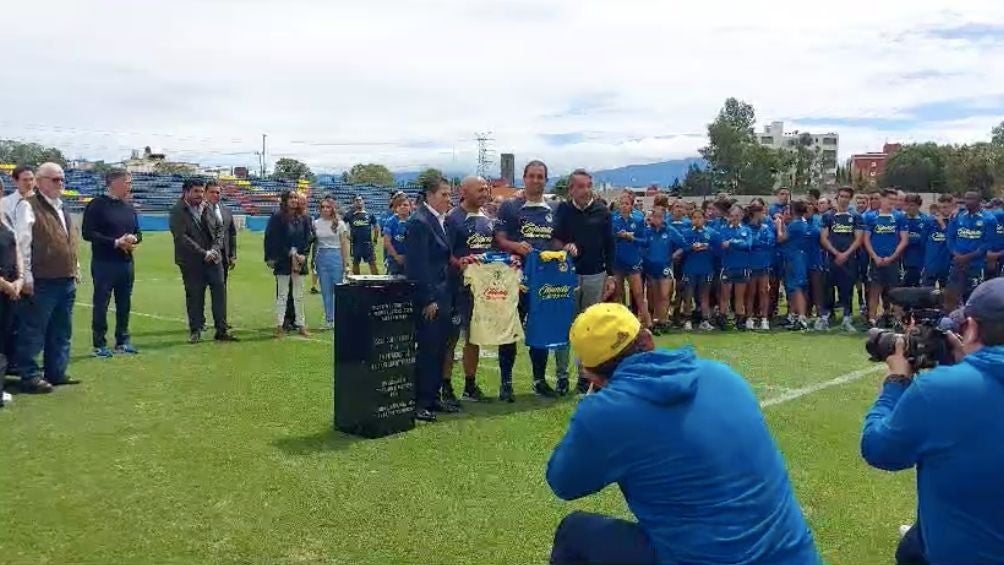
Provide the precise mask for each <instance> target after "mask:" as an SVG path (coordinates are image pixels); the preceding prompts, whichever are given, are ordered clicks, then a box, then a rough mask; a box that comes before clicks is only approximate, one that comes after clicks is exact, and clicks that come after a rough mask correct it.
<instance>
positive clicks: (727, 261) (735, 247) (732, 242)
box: [718, 224, 753, 269]
mask: <svg viewBox="0 0 1004 565" xmlns="http://www.w3.org/2000/svg"><path fill="white" fill-rule="evenodd" d="M718 236H719V238H720V239H721V243H725V242H726V241H727V242H729V246H728V247H727V248H722V250H721V255H722V268H725V269H748V268H749V267H750V247H752V246H753V230H751V229H750V228H749V226H746V225H743V224H739V225H738V226H736V227H732V226H730V225H728V224H726V225H725V226H723V227H722V229H720V230H719V231H718Z"/></svg>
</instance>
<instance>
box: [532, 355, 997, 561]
mask: <svg viewBox="0 0 1004 565" xmlns="http://www.w3.org/2000/svg"><path fill="white" fill-rule="evenodd" d="M998 420H999V421H1000V422H1002V423H1004V419H1001V418H998ZM587 469H588V471H589V472H584V470H587ZM547 482H548V484H549V485H550V486H551V489H552V490H553V491H554V493H555V494H556V495H558V496H559V497H561V498H563V499H565V500H573V499H577V498H581V497H584V496H587V495H590V494H593V493H595V492H599V491H600V490H602V489H603V488H604V487H606V486H607V485H610V484H613V483H616V484H617V485H618V486H619V487H620V490H621V493H622V494H623V495H624V499H625V500H626V501H627V505H628V507H629V508H630V509H631V512H632V513H633V514H634V515H635V517H636V518H637V519H638V526H639V527H640V529H641V530H642V531H644V533H645V534H646V537H647V538H648V539H649V540H651V544H652V546H653V548H654V550H655V553H656V555H657V557H658V561H659V562H660V563H747V564H753V563H756V564H766V563H770V564H771V565H796V564H797V565H816V564H818V563H820V562H821V561H820V558H819V555H818V553H817V551H816V549H815V544H814V542H813V539H812V533H811V532H810V531H809V527H808V525H807V524H806V521H805V519H804V517H803V516H802V512H801V509H800V508H799V506H798V502H797V501H796V500H795V495H794V492H793V491H792V488H791V483H790V481H789V479H788V474H787V472H786V470H785V466H784V459H783V458H782V457H781V454H780V452H779V451H778V449H777V446H776V445H775V444H774V440H773V439H772V438H771V435H770V432H769V430H768V429H767V426H766V424H765V422H764V418H763V414H762V413H761V411H760V407H759V405H758V403H757V399H756V396H755V395H754V394H753V391H752V390H751V389H750V387H749V385H748V384H747V383H746V382H745V381H744V380H743V378H742V377H741V376H739V375H738V374H736V373H735V372H734V371H733V370H732V369H730V368H729V367H728V366H726V365H723V364H721V363H718V362H716V361H706V360H703V359H698V358H697V357H696V355H695V354H694V352H693V350H692V349H690V348H685V349H677V350H664V349H659V350H655V351H650V352H647V353H637V354H635V355H632V356H630V357H628V358H627V359H625V360H624V361H622V362H621V363H620V365H619V366H618V367H617V369H616V370H615V371H614V373H613V375H611V377H610V380H609V381H608V382H607V384H606V386H605V387H603V389H602V390H600V391H599V392H597V393H595V394H590V395H588V396H585V397H583V398H582V400H581V401H580V402H579V405H578V406H577V407H576V409H575V414H574V415H573V416H572V419H571V422H570V423H569V425H568V431H567V432H566V433H565V437H564V438H562V440H561V442H560V443H559V444H558V446H557V447H556V448H555V449H554V453H553V454H552V455H551V459H550V461H549V462H548V464H547ZM604 542H605V540H602V539H600V540H596V543H604Z"/></svg>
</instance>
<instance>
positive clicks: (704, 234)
mask: <svg viewBox="0 0 1004 565" xmlns="http://www.w3.org/2000/svg"><path fill="white" fill-rule="evenodd" d="M680 235H681V236H682V239H683V254H684V255H683V274H684V275H686V276H708V275H712V274H714V273H715V256H716V254H717V249H718V247H719V241H720V240H719V237H718V232H716V231H715V230H713V229H711V228H707V227H702V228H694V227H691V228H690V229H688V230H687V231H685V232H683V233H682V234H680Z"/></svg>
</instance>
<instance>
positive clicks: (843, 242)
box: [822, 210, 863, 252]
mask: <svg viewBox="0 0 1004 565" xmlns="http://www.w3.org/2000/svg"><path fill="white" fill-rule="evenodd" d="M861 222H862V220H861V216H859V215H858V214H857V213H855V212H850V211H848V212H838V211H836V210H831V211H829V212H827V213H826V214H825V215H824V216H823V224H822V227H824V228H826V229H828V230H829V232H830V233H829V239H830V245H832V246H833V247H834V248H835V249H836V250H837V251H841V252H843V251H847V250H848V249H850V248H851V245H853V244H854V239H855V238H856V237H857V232H858V231H860V230H861V229H863V228H862V223H861Z"/></svg>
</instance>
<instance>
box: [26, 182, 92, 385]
mask: <svg viewBox="0 0 1004 565" xmlns="http://www.w3.org/2000/svg"><path fill="white" fill-rule="evenodd" d="M35 176H36V181H37V183H38V193H37V194H35V195H34V196H30V197H28V198H25V199H23V200H22V201H21V202H19V203H18V205H17V207H16V209H15V210H14V217H15V218H16V221H15V230H14V232H15V234H16V235H17V243H18V248H19V249H20V250H21V255H22V257H23V258H24V281H25V284H24V294H25V295H27V296H29V297H30V299H29V301H28V304H27V307H26V308H25V310H24V311H23V314H24V317H23V318H22V319H21V326H20V329H21V331H22V336H21V339H20V342H21V347H19V348H18V356H19V362H18V367H19V368H20V370H21V388H22V389H23V390H24V391H25V392H41V393H44V392H51V391H52V387H53V386H54V385H63V384H75V383H76V382H77V381H75V380H73V379H71V378H70V377H69V376H68V375H67V374H66V366H67V365H68V364H69V361H70V338H71V336H72V323H71V322H72V318H73V304H74V302H75V301H76V296H77V277H78V276H79V272H80V266H79V264H78V263H77V234H76V230H75V229H74V228H73V226H72V225H71V218H70V215H69V213H68V212H66V211H65V210H64V207H63V200H62V195H63V188H64V183H65V177H64V175H63V168H62V167H60V166H59V165H57V164H56V163H43V164H42V165H39V167H38V169H37V170H36V171H35ZM39 354H42V355H43V357H44V363H43V365H44V366H42V367H40V366H39V364H38V362H37V358H38V356H39Z"/></svg>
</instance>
